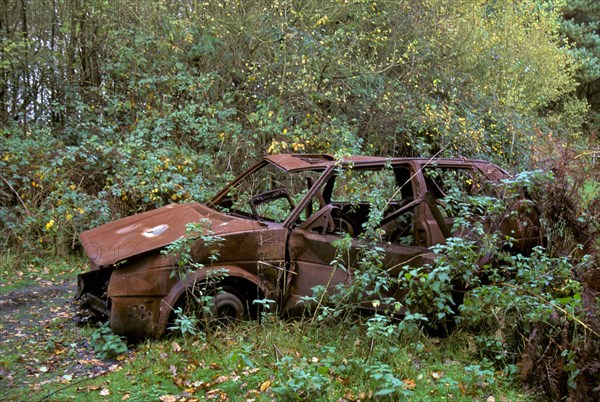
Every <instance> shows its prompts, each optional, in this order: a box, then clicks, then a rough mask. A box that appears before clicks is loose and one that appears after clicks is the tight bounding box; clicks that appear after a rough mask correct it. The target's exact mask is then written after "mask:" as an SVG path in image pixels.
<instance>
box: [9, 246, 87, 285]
mask: <svg viewBox="0 0 600 402" xmlns="http://www.w3.org/2000/svg"><path fill="white" fill-rule="evenodd" d="M88 265H89V260H87V259H85V258H84V257H83V256H73V255H69V256H66V257H59V256H55V257H48V258H39V257H29V256H23V255H19V254H17V253H15V252H13V251H11V250H10V249H8V250H6V251H4V252H3V253H1V254H0V283H2V287H0V294H5V293H7V292H10V291H13V290H18V289H21V288H23V287H27V286H45V285H49V284H52V283H56V282H64V281H68V280H72V279H74V278H75V277H76V276H77V274H78V273H80V272H85V271H87V270H88Z"/></svg>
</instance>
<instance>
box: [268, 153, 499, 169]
mask: <svg viewBox="0 0 600 402" xmlns="http://www.w3.org/2000/svg"><path fill="white" fill-rule="evenodd" d="M265 160H267V161H269V162H270V163H272V164H274V165H277V166H278V167H280V168H281V169H283V170H285V171H288V172H295V171H302V170H324V169H326V168H328V167H330V166H331V165H335V164H340V162H341V164H342V165H352V166H353V167H355V168H360V167H368V166H372V165H375V166H377V165H384V164H386V163H393V164H396V163H415V164H417V165H428V164H430V165H445V166H452V165H462V166H464V165H479V166H480V167H483V166H482V165H488V166H489V165H492V164H491V163H490V162H487V161H483V160H479V159H467V158H390V157H383V156H363V155H352V156H345V157H344V158H343V160H342V161H338V160H336V159H335V157H334V156H333V155H330V154H276V155H269V156H266V157H265ZM494 166H495V165H494Z"/></svg>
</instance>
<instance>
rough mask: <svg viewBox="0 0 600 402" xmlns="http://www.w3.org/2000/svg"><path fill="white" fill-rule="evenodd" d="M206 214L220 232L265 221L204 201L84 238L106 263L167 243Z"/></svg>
mask: <svg viewBox="0 0 600 402" xmlns="http://www.w3.org/2000/svg"><path fill="white" fill-rule="evenodd" d="M202 218H208V219H210V221H211V229H212V231H213V232H214V233H215V234H217V235H222V234H225V233H231V232H238V231H244V230H255V229H256V228H257V226H263V225H264V224H262V223H260V222H257V221H253V220H250V219H242V218H236V217H232V216H229V215H225V214H223V213H220V212H217V211H215V210H213V209H211V208H208V207H207V206H205V205H202V204H170V205H167V206H164V207H162V208H158V209H155V210H152V211H148V212H144V213H141V214H137V215H133V216H130V217H127V218H123V219H119V220H116V221H114V222H110V223H107V224H105V225H102V226H99V227H97V228H94V229H91V230H88V231H85V232H83V233H81V235H80V238H81V243H82V244H83V247H84V249H85V253H86V254H87V256H88V258H89V259H90V260H91V261H92V262H93V263H94V264H96V265H97V266H106V265H112V264H115V263H117V262H119V261H121V260H124V259H126V258H129V257H133V256H135V255H139V254H142V253H146V252H148V251H152V250H156V249H159V248H162V247H165V246H167V245H169V244H171V243H172V242H174V241H175V240H177V239H179V238H180V237H181V236H184V235H185V231H186V227H185V226H186V224H188V223H191V222H198V221H199V220H200V219H202Z"/></svg>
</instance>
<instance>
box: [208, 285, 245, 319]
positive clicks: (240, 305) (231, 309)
mask: <svg viewBox="0 0 600 402" xmlns="http://www.w3.org/2000/svg"><path fill="white" fill-rule="evenodd" d="M212 303H213V305H212V306H211V308H210V312H211V313H212V316H213V318H215V319H216V320H217V321H219V322H220V323H223V324H227V323H230V322H236V321H240V320H243V319H245V318H246V316H247V313H246V307H245V305H244V301H243V300H242V298H241V297H240V296H238V295H237V294H235V293H231V292H228V291H226V290H223V291H221V292H219V293H217V294H216V295H215V296H214V297H213V300H212Z"/></svg>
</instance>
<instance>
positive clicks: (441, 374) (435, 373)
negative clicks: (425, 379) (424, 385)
mask: <svg viewBox="0 0 600 402" xmlns="http://www.w3.org/2000/svg"><path fill="white" fill-rule="evenodd" d="M430 375H431V377H433V378H434V379H436V380H439V379H440V378H443V377H444V372H443V371H432V372H431V373H430Z"/></svg>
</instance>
